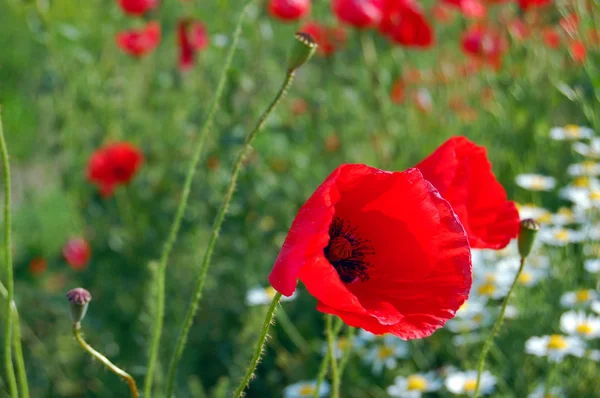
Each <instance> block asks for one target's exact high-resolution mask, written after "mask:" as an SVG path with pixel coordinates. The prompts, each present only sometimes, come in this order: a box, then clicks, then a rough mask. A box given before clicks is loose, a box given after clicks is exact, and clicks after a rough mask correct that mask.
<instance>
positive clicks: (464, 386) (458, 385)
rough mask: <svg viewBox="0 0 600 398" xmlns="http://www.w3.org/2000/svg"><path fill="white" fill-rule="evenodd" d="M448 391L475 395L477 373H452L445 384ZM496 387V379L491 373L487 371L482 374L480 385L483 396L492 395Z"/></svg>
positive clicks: (472, 371)
mask: <svg viewBox="0 0 600 398" xmlns="http://www.w3.org/2000/svg"><path fill="white" fill-rule="evenodd" d="M444 384H445V385H446V388H447V389H448V391H450V392H451V393H453V394H457V395H458V394H468V395H473V393H474V392H475V386H476V385H477V371H476V370H468V371H466V372H455V373H451V374H450V375H449V376H448V377H447V378H446V381H445V383H444ZM495 386H496V377H494V376H493V375H492V374H491V373H490V372H489V371H487V370H485V371H484V372H483V373H482V374H481V380H480V383H479V392H480V393H481V394H483V395H485V394H490V393H492V392H493V391H494V387H495Z"/></svg>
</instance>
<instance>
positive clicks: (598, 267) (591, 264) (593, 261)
mask: <svg viewBox="0 0 600 398" xmlns="http://www.w3.org/2000/svg"><path fill="white" fill-rule="evenodd" d="M583 267H584V268H585V270H586V271H587V272H591V273H592V274H595V273H596V272H600V258H590V259H589V260H585V263H583Z"/></svg>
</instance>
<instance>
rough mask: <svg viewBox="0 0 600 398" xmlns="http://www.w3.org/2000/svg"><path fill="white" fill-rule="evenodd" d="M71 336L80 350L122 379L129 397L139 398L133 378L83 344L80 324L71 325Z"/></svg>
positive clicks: (86, 344)
mask: <svg viewBox="0 0 600 398" xmlns="http://www.w3.org/2000/svg"><path fill="white" fill-rule="evenodd" d="M73 335H74V336H75V340H77V342H78V343H79V345H80V346H81V348H83V349H84V350H85V351H87V352H88V353H89V354H90V355H91V356H93V357H94V358H96V359H97V360H99V361H100V362H102V363H103V364H104V366H106V367H107V368H108V370H110V371H111V372H113V373H114V374H116V375H117V376H120V377H121V378H123V379H124V380H125V381H126V382H127V384H128V385H129V389H130V390H131V396H132V397H133V398H139V396H140V393H139V392H138V389H137V386H136V384H135V380H134V379H133V377H131V376H130V375H129V373H127V372H125V371H124V370H122V369H121V368H119V367H118V366H116V365H115V364H114V363H112V362H111V361H109V360H108V358H106V357H105V356H104V355H102V354H100V353H99V352H98V351H96V350H94V349H93V348H92V346H90V345H89V344H88V343H86V342H85V340H84V339H83V336H82V335H81V323H79V322H76V323H74V324H73Z"/></svg>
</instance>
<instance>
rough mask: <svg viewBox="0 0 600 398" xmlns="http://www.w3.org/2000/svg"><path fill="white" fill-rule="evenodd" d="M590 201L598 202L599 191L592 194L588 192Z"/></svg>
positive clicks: (599, 197)
mask: <svg viewBox="0 0 600 398" xmlns="http://www.w3.org/2000/svg"><path fill="white" fill-rule="evenodd" d="M590 199H592V200H600V191H592V192H590Z"/></svg>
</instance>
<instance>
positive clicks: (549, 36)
mask: <svg viewBox="0 0 600 398" xmlns="http://www.w3.org/2000/svg"><path fill="white" fill-rule="evenodd" d="M542 36H543V39H544V44H546V46H547V47H548V48H551V49H557V48H558V47H560V34H559V33H558V32H557V30H556V29H555V28H553V27H547V28H545V29H544V30H543V32H542Z"/></svg>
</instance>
